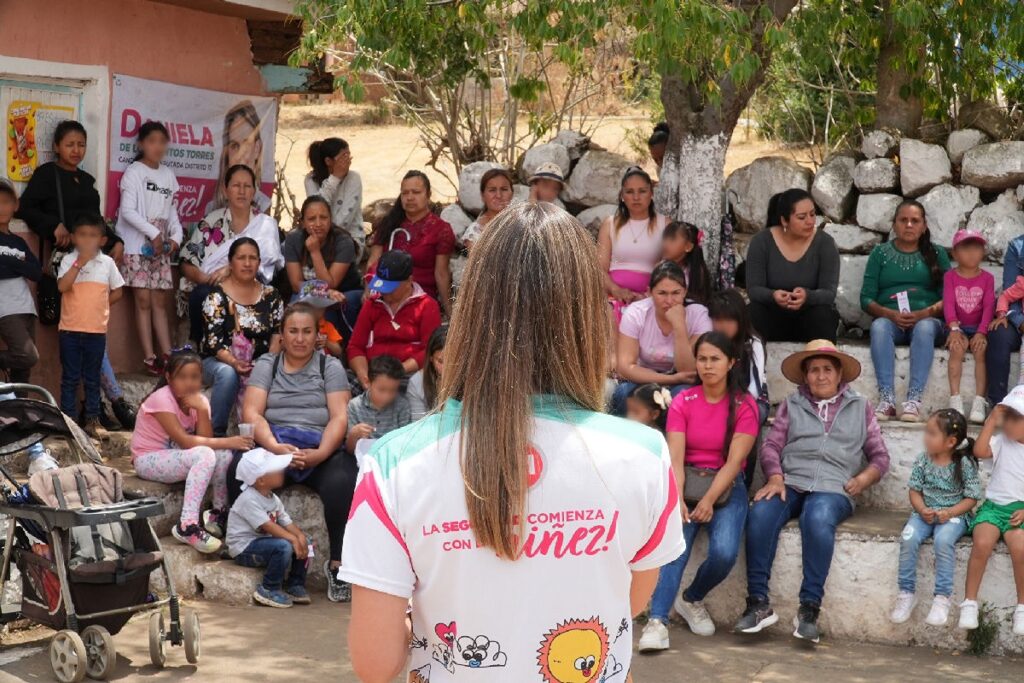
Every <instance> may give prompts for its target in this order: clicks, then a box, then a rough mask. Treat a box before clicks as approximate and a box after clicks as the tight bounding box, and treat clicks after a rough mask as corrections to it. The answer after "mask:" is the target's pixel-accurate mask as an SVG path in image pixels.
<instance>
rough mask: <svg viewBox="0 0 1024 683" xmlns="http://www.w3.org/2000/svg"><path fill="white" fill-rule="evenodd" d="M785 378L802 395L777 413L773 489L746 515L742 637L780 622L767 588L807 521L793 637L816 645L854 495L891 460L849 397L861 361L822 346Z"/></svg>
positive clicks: (797, 361)
mask: <svg viewBox="0 0 1024 683" xmlns="http://www.w3.org/2000/svg"><path fill="white" fill-rule="evenodd" d="M782 374H783V375H784V376H785V377H786V379H788V380H789V381H791V382H793V383H794V384H797V385H799V388H798V389H797V391H795V392H793V393H792V394H791V395H790V396H789V398H787V399H786V400H785V401H784V402H783V403H782V404H781V405H779V408H778V411H777V412H776V416H775V422H774V424H773V425H772V429H771V431H770V432H769V434H768V437H767V438H766V439H765V442H764V445H763V446H762V447H761V465H762V467H763V468H764V473H765V475H766V476H767V477H768V483H767V484H765V485H764V487H763V488H762V489H761V490H760V491H758V492H757V493H756V494H755V495H754V502H753V504H752V505H751V507H750V513H749V514H748V516H747V540H746V550H747V609H746V612H744V614H743V616H742V617H741V618H740V620H739V622H738V623H737V624H736V631H738V632H740V633H757V632H759V631H761V630H762V629H764V628H765V627H767V626H771V625H772V624H774V623H775V622H777V621H778V620H779V617H778V615H777V614H775V612H774V611H773V610H772V608H771V604H770V603H769V601H768V581H769V579H770V578H771V570H772V563H773V562H774V560H775V550H776V548H777V546H778V538H779V532H781V531H782V527H783V526H785V524H786V523H787V522H788V521H789V520H791V519H794V518H799V520H800V537H801V545H802V547H803V566H804V576H803V583H802V584H801V586H800V608H799V610H798V612H797V620H796V630H795V631H794V632H793V635H794V636H796V637H797V638H801V639H805V640H810V641H811V642H815V643H816V642H818V640H819V638H820V633H819V630H818V612H819V610H820V609H821V600H822V598H823V597H824V594H825V580H826V579H827V578H828V572H829V568H830V566H831V564H832V551H833V549H834V547H835V536H836V527H838V526H839V524H840V523H841V522H842V521H843V520H845V519H846V518H847V517H849V516H850V515H851V514H853V507H854V503H853V498H854V496H857V495H859V494H860V493H861V492H863V491H864V490H865V489H867V488H868V487H870V486H872V485H873V484H875V483H876V482H878V480H879V479H881V478H882V477H883V476H884V475H885V473H886V472H887V471H888V469H889V453H888V451H887V450H886V448H885V442H884V441H883V440H882V431H881V429H880V428H879V426H878V421H877V420H876V419H875V413H874V409H873V408H872V406H871V404H870V403H868V401H867V400H866V399H865V398H864V397H863V396H861V395H860V394H858V393H857V392H855V391H854V390H853V389H851V388H850V382H852V381H853V380H855V379H856V378H857V376H858V375H860V363H858V362H857V360H856V359H855V358H853V356H850V355H848V354H845V353H842V352H840V351H839V350H838V349H836V348H835V346H833V344H832V342H829V341H825V340H823V339H818V340H816V341H812V342H810V343H808V344H807V346H806V347H805V349H804V350H803V351H800V352H797V353H794V354H791V355H790V356H789V357H788V358H786V359H785V360H784V361H783V362H782ZM865 460H866V463H867V464H866V465H865Z"/></svg>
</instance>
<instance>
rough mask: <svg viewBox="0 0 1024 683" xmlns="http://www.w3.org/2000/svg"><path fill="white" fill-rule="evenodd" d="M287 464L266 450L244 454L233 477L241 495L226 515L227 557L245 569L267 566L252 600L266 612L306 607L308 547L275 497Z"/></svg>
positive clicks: (287, 457)
mask: <svg viewBox="0 0 1024 683" xmlns="http://www.w3.org/2000/svg"><path fill="white" fill-rule="evenodd" d="M291 461H292V458H291V456H290V455H276V454H274V453H271V452H270V451H268V450H266V449H264V448H255V449H253V450H251V451H248V452H247V453H246V454H245V455H243V456H242V459H241V461H239V463H238V468H237V470H236V472H235V476H236V477H237V478H238V479H239V480H240V481H241V482H242V493H241V495H239V496H238V498H237V499H236V500H235V504H234V505H232V506H231V514H230V515H228V534H227V539H226V542H227V546H228V553H229V554H230V555H231V557H233V558H234V560H235V562H237V563H238V564H240V565H242V566H243V567H266V572H265V573H264V574H263V582H262V583H261V584H260V585H258V586H257V587H256V590H255V592H254V593H253V595H252V598H253V600H255V601H256V603H257V604H260V605H266V606H268V607H291V606H292V605H293V604H298V605H308V604H309V603H310V599H309V593H307V592H306V585H305V584H306V564H307V560H308V559H309V542H308V541H307V539H306V535H305V534H304V533H303V532H302V530H301V529H299V527H298V525H296V524H295V522H293V521H292V518H291V517H289V516H288V512H287V510H285V509H284V505H283V504H282V503H281V499H280V498H278V497H277V495H276V494H275V493H274V489H276V488H280V487H281V486H283V485H284V470H285V468H287V467H288V465H290V464H291ZM289 567H290V569H289ZM286 574H287V578H286ZM282 587H283V590H282Z"/></svg>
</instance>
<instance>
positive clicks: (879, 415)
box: [875, 401, 896, 422]
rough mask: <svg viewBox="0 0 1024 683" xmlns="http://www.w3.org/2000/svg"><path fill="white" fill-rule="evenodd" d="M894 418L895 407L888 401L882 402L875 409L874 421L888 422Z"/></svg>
mask: <svg viewBox="0 0 1024 683" xmlns="http://www.w3.org/2000/svg"><path fill="white" fill-rule="evenodd" d="M895 417H896V406H894V405H893V404H891V403H889V402H888V401H882V402H881V403H879V404H878V407H877V408H875V419H876V420H878V421H879V422H888V421H889V420H892V419H893V418H895Z"/></svg>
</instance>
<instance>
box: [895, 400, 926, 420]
mask: <svg viewBox="0 0 1024 683" xmlns="http://www.w3.org/2000/svg"><path fill="white" fill-rule="evenodd" d="M920 421H921V402H920V401H905V402H904V403H903V412H902V413H901V414H900V422H920Z"/></svg>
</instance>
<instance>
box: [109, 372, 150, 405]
mask: <svg viewBox="0 0 1024 683" xmlns="http://www.w3.org/2000/svg"><path fill="white" fill-rule="evenodd" d="M159 380H160V378H159V377H153V376H152V375H147V374H146V373H144V372H132V373H118V375H117V382H118V384H120V385H121V390H122V391H123V392H124V397H125V400H127V401H128V402H129V403H131V404H132V405H133V406H135V407H136V408H137V407H138V406H140V405H142V401H143V399H145V398H146V397H147V396H149V394H150V392H152V391H153V389H154V388H155V387H156V385H157V382H158V381H159Z"/></svg>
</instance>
